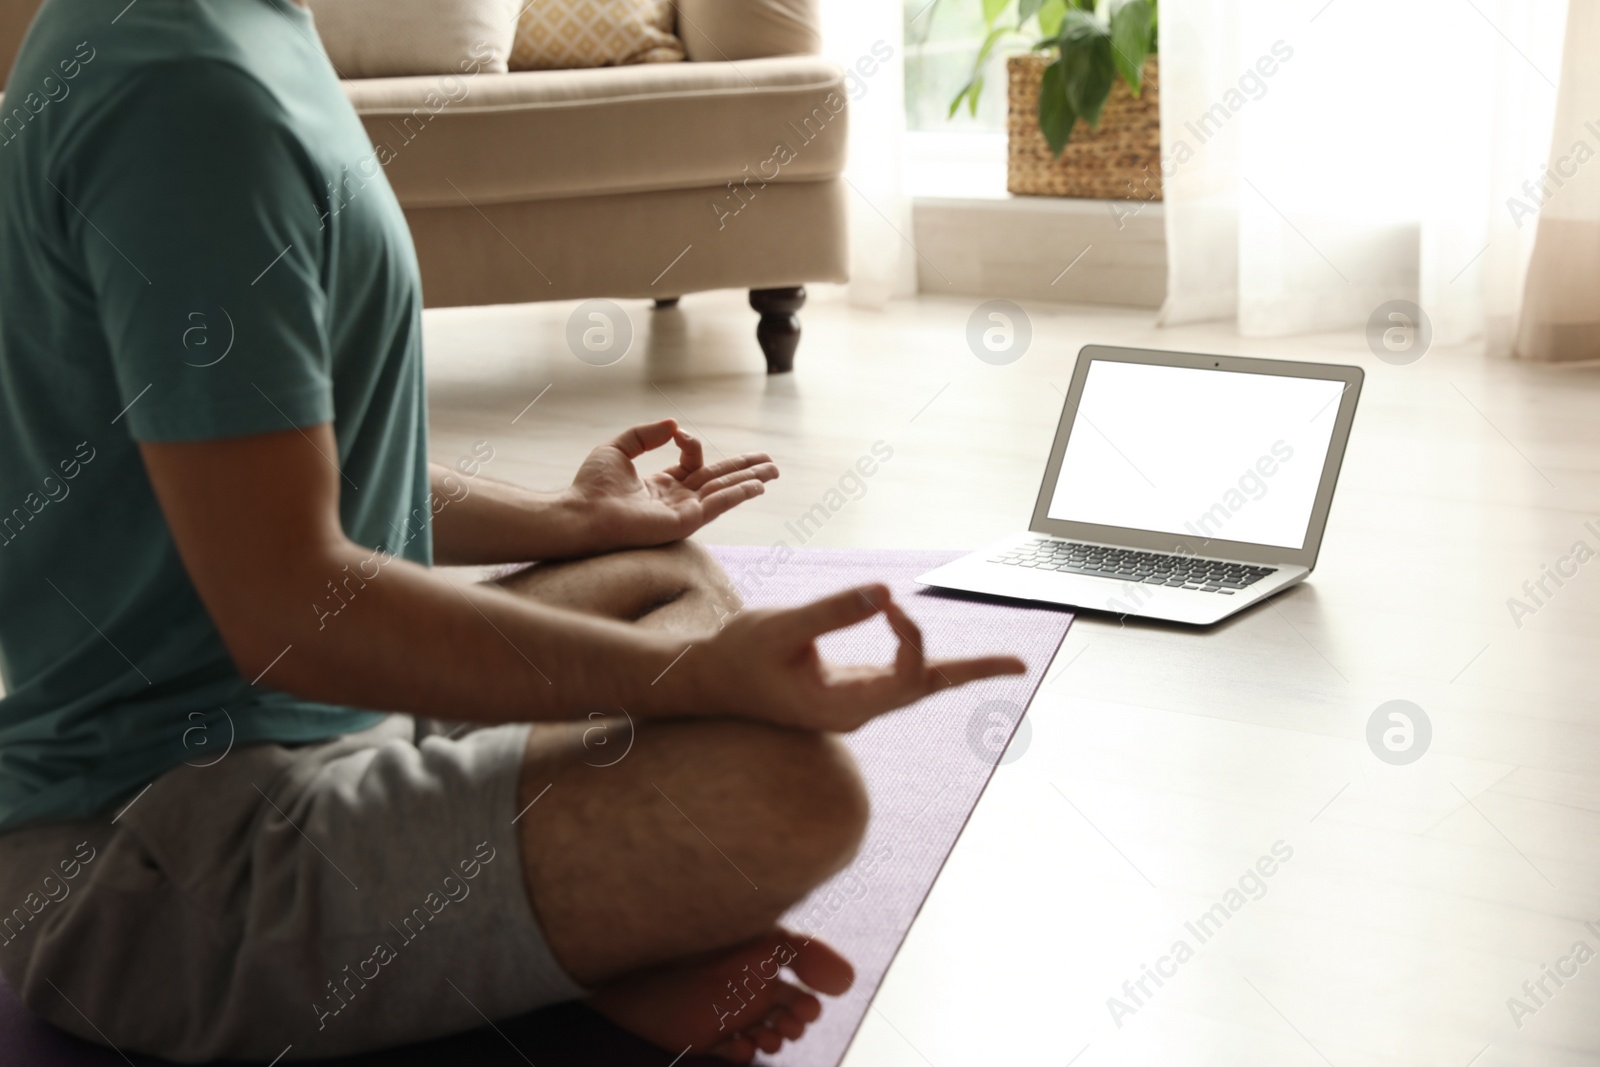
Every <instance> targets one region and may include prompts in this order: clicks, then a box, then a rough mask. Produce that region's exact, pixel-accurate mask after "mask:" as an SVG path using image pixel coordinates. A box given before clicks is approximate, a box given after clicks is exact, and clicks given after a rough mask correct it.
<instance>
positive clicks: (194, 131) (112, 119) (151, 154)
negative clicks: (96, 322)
mask: <svg viewBox="0 0 1600 1067" xmlns="http://www.w3.org/2000/svg"><path fill="white" fill-rule="evenodd" d="M56 182H58V183H59V185H58V191H59V192H60V194H61V196H62V198H63V199H65V200H66V201H67V204H66V206H65V207H63V208H62V214H61V217H62V219H63V220H64V224H65V233H66V235H67V240H68V242H69V244H70V246H71V248H72V249H73V250H74V252H75V253H76V255H77V256H80V257H81V262H83V264H84V267H85V275H86V283H87V285H88V287H89V288H90V290H91V291H92V296H93V300H94V303H95V306H96V307H97V309H98V313H99V316H100V322H101V326H102V328H103V329H104V332H105V337H106V342H107V345H108V347H109V349H110V354H111V363H112V370H113V372H114V373H115V375H116V379H117V385H118V389H119V391H120V393H121V399H122V402H123V403H125V404H127V405H129V406H128V407H127V408H126V410H125V413H124V414H123V415H122V416H121V418H122V419H124V420H125V421H126V423H127V425H128V428H129V431H130V432H131V433H132V435H133V437H134V438H135V439H137V440H140V441H190V440H203V439H207V438H216V437H234V436H243V435H247V434H259V433H270V432H274V431H282V430H287V429H289V428H291V427H298V426H310V425H315V424H317V423H322V422H328V421H331V420H332V418H333V395H332V385H331V367H330V345H329V331H328V321H327V299H326V290H325V287H324V279H323V269H322V264H323V262H324V255H323V242H324V240H325V239H326V233H325V230H324V215H323V210H324V209H323V208H322V206H321V205H322V204H323V203H324V202H325V201H326V197H325V193H324V183H323V181H322V178H321V176H320V174H319V172H318V170H317V167H316V166H315V164H314V162H313V161H312V159H311V158H310V156H309V155H308V154H307V152H306V151H305V148H304V146H303V145H302V143H301V142H300V140H299V139H298V138H297V137H296V136H295V135H294V131H293V129H292V127H291V124H290V122H289V121H288V119H287V118H286V116H284V115H283V113H282V109H281V108H280V106H279V105H278V102H277V100H276V99H275V98H274V97H273V96H272V95H271V93H269V92H268V91H267V89H266V88H265V87H264V86H262V85H261V84H260V83H259V82H257V81H256V80H255V79H253V78H251V77H250V76H249V75H248V74H247V73H245V72H244V71H242V70H240V69H238V68H237V67H234V66H231V65H229V64H227V63H224V62H220V61H213V60H184V61H179V62H170V63H162V64H156V65H154V66H152V67H151V68H149V69H148V70H146V71H144V72H142V73H141V74H140V76H139V77H138V78H137V79H135V81H134V82H133V83H132V84H130V85H129V86H128V88H127V90H126V92H125V93H124V94H123V96H122V98H121V99H120V101H119V105H118V107H117V108H115V109H113V110H112V111H111V112H110V113H109V114H108V115H107V116H105V120H104V121H103V122H100V123H97V124H96V126H95V127H94V129H93V131H92V132H91V133H90V134H89V135H87V136H86V137H85V138H84V141H83V143H82V144H81V145H80V147H79V148H78V150H77V151H76V152H75V153H74V154H73V158H72V159H70V160H69V161H68V162H67V163H66V165H65V166H64V167H62V169H61V171H60V174H59V177H58V178H57V179H56Z"/></svg>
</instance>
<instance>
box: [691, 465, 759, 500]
mask: <svg viewBox="0 0 1600 1067" xmlns="http://www.w3.org/2000/svg"><path fill="white" fill-rule="evenodd" d="M777 476H778V468H777V467H775V466H773V465H772V464H771V463H765V464H761V465H759V466H755V467H747V468H745V469H744V470H742V471H734V472H733V473H732V474H724V475H723V476H722V477H720V478H713V479H711V480H710V481H709V482H707V483H705V484H704V485H702V486H701V487H700V488H699V489H698V490H697V492H699V494H700V498H701V499H702V500H704V499H705V498H706V497H707V496H709V495H711V494H712V493H718V492H721V491H722V490H724V489H726V488H728V487H729V486H732V485H738V484H739V483H740V482H748V481H749V480H750V479H752V478H754V479H756V480H757V481H762V482H770V481H772V479H774V478H776V477H777Z"/></svg>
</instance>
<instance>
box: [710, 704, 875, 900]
mask: <svg viewBox="0 0 1600 1067" xmlns="http://www.w3.org/2000/svg"><path fill="white" fill-rule="evenodd" d="M707 725H714V726H715V727H717V728H719V733H720V734H721V736H722V738H723V741H722V743H723V744H725V745H727V746H729V751H728V755H729V756H731V757H732V758H733V759H734V760H736V761H737V765H738V767H739V768H740V770H739V771H738V772H735V773H734V779H735V786H736V788H737V791H738V794H739V795H738V797H737V798H734V799H733V802H734V803H739V804H742V805H743V806H744V807H745V810H746V811H747V812H748V813H749V815H750V816H751V825H750V828H749V829H748V830H747V833H746V840H745V841H742V842H741V843H740V849H741V851H743V852H745V853H746V855H748V856H750V858H751V861H752V862H753V863H754V864H756V865H757V866H759V867H761V868H762V871H761V876H760V877H757V878H756V881H757V882H758V884H762V885H764V886H768V887H770V888H771V889H773V890H774V891H776V892H779V893H782V894H785V895H789V896H792V897H794V898H795V899H798V898H799V897H800V896H803V895H804V894H805V893H806V892H809V891H810V889H811V888H812V887H813V886H815V885H816V884H817V883H819V882H821V881H823V880H824V879H826V878H828V877H829V876H830V875H832V874H834V873H835V872H837V871H839V870H841V869H843V868H844V867H845V866H846V865H847V864H848V863H849V862H850V860H851V859H852V858H853V857H854V856H855V853H856V849H857V848H858V847H860V844H861V839H862V837H863V836H864V835H865V833H866V828H867V820H868V817H869V815H870V803H869V801H868V798H867V790H866V786H865V784H864V783H863V782H862V779H861V772H860V771H859V770H858V769H857V767H856V762H855V758H854V757H853V756H852V755H851V754H850V751H849V749H847V748H846V747H845V746H844V744H843V743H842V742H841V741H840V740H839V739H838V737H836V736H834V735H833V734H825V733H817V732H814V731H809V730H792V729H787V728H783V727H776V726H767V725H765V724H762V723H754V722H723V723H717V724H707ZM752 877H755V874H754V872H752ZM763 878H764V879H765V881H764V882H763V881H762V879H763Z"/></svg>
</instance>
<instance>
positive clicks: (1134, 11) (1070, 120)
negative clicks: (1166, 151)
mask: <svg viewBox="0 0 1600 1067" xmlns="http://www.w3.org/2000/svg"><path fill="white" fill-rule="evenodd" d="M981 2H982V4H983V19H984V26H985V30H986V32H985V36H984V40H983V44H982V46H981V47H980V48H979V50H978V55H977V58H976V59H975V61H974V62H973V66H972V76H971V78H970V79H969V80H968V81H967V83H966V84H965V85H964V86H962V88H961V91H960V92H959V93H957V94H956V96H955V98H954V99H953V100H952V101H951V102H950V114H951V115H952V116H953V115H954V114H955V113H956V111H957V109H958V108H960V107H961V105H962V104H963V103H965V104H966V105H967V107H968V109H969V111H972V112H974V113H975V112H976V109H977V104H978V98H979V96H981V95H982V93H983V87H984V85H983V83H984V75H983V72H984V67H985V66H986V65H987V62H988V60H989V57H990V55H991V54H993V52H994V50H995V48H996V47H998V46H1001V45H1003V44H1004V43H1006V42H1008V41H1014V40H1017V39H1018V38H1021V39H1022V40H1025V41H1028V42H1029V43H1030V44H1031V50H1029V51H1028V52H1026V53H1024V54H1021V55H1014V56H1011V57H1010V58H1009V59H1008V61H1007V64H1006V68H1007V75H1008V80H1009V93H1008V108H1009V119H1008V122H1007V129H1008V133H1009V135H1010V138H1009V139H1010V144H1009V153H1008V156H1009V159H1008V168H1007V172H1008V173H1007V186H1008V188H1010V190H1011V191H1012V192H1014V193H1028V194H1036V195H1055V196H1089V197H1102V198H1120V197H1126V196H1130V195H1134V196H1138V197H1139V198H1140V199H1150V198H1151V197H1152V196H1154V197H1159V196H1160V166H1159V161H1160V154H1161V127H1160V112H1159V106H1158V100H1157V94H1158V78H1157V70H1158V68H1157V62H1156V50H1157V48H1156V46H1157V37H1158V34H1157V27H1158V11H1157V0H1099V2H1098V3H1097V2H1096V0H981ZM1080 121H1081V122H1082V124H1083V125H1082V126H1081V127H1080V126H1079V123H1080Z"/></svg>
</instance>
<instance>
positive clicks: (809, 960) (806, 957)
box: [789, 933, 856, 997]
mask: <svg viewBox="0 0 1600 1067" xmlns="http://www.w3.org/2000/svg"><path fill="white" fill-rule="evenodd" d="M789 937H790V940H791V943H794V942H801V947H800V948H798V949H797V950H796V955H795V958H794V960H793V961H792V962H791V963H790V964H789V969H790V970H791V971H793V972H794V973H795V977H797V978H799V979H800V980H801V981H802V982H804V983H805V984H806V985H808V986H810V987H811V988H812V989H815V990H816V991H817V992H819V993H826V994H828V995H829V996H831V997H837V996H839V995H841V994H843V993H844V992H846V991H847V990H849V988H850V986H851V985H853V984H854V983H855V980H856V971H855V968H854V967H852V966H850V961H849V960H847V959H845V958H844V957H843V956H841V955H839V954H838V953H837V952H835V951H834V950H833V948H832V947H831V946H829V945H827V944H825V943H823V942H821V941H807V940H806V939H805V938H804V937H802V936H801V935H799V934H794V933H789Z"/></svg>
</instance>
